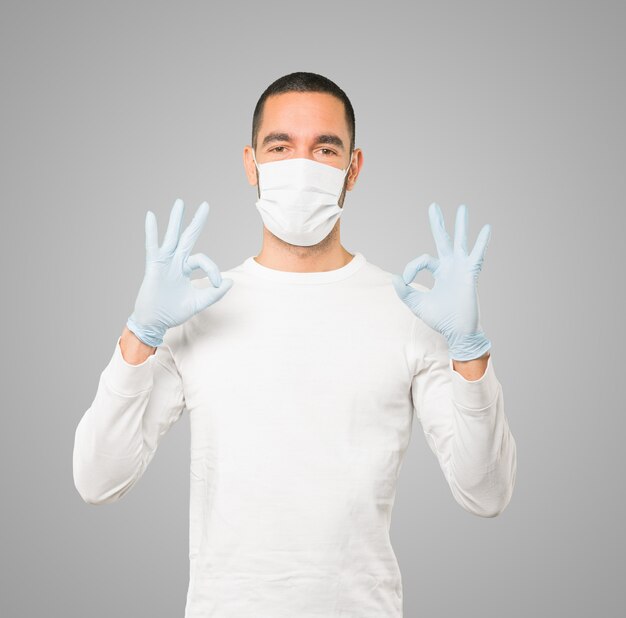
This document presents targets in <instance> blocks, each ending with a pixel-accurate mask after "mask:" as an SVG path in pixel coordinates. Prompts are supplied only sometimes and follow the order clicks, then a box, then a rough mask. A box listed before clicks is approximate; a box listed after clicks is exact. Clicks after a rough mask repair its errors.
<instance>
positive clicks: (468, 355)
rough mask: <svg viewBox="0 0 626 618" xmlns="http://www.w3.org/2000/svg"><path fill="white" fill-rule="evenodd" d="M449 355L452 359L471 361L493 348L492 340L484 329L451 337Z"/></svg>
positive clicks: (449, 339) (448, 339)
mask: <svg viewBox="0 0 626 618" xmlns="http://www.w3.org/2000/svg"><path fill="white" fill-rule="evenodd" d="M446 339H447V341H448V356H449V357H450V358H451V359H452V360H457V361H470V360H476V359H478V358H481V357H482V356H484V355H485V354H486V353H487V352H488V351H489V350H490V349H491V341H490V340H489V339H488V338H487V337H486V336H485V333H483V332H482V331H480V332H478V333H471V334H469V335H463V336H461V337H454V336H452V337H449V338H446Z"/></svg>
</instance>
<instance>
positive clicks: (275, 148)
mask: <svg viewBox="0 0 626 618" xmlns="http://www.w3.org/2000/svg"><path fill="white" fill-rule="evenodd" d="M279 148H284V146H276V147H274V148H270V152H272V151H273V150H275V151H277V152H278V149H279ZM280 152H282V150H281V151H280Z"/></svg>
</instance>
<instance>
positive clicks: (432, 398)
mask: <svg viewBox="0 0 626 618" xmlns="http://www.w3.org/2000/svg"><path fill="white" fill-rule="evenodd" d="M425 328H426V327H425V326H424V327H423V328H420V327H418V326H417V322H416V323H415V325H414V336H419V333H421V336H422V337H425V338H427V342H426V346H427V347H426V353H425V354H424V355H423V357H422V358H418V360H417V366H416V371H415V373H414V376H413V380H412V384H411V395H412V399H413V404H414V411H415V415H416V417H417V419H418V420H419V422H420V424H421V426H422V429H423V431H424V435H425V437H426V441H427V443H428V445H429V446H430V448H431V450H432V451H433V453H434V454H435V455H436V456H437V459H438V460H439V465H440V467H441V469H442V471H443V473H444V475H445V478H446V480H447V482H448V485H449V486H450V490H451V491H452V495H453V496H454V499H455V500H456V501H457V502H458V504H460V505H461V506H462V507H463V508H464V509H465V510H466V511H468V512H470V513H473V514H474V515H478V516H480V517H495V516H496V515H499V514H500V513H501V512H502V511H503V510H504V509H505V508H506V506H507V505H508V503H509V502H510V500H511V496H512V493H513V487H514V484H515V474H516V468H517V457H516V445H515V440H514V439H513V435H512V434H511V431H510V429H509V426H508V422H507V418H506V416H505V413H504V399H503V394H502V387H501V385H500V382H499V381H498V379H497V377H496V374H495V370H494V367H493V361H492V359H491V355H489V356H488V357H486V361H487V366H486V369H485V372H484V373H483V374H482V376H481V377H480V378H478V379H476V380H467V379H466V378H465V377H463V375H461V374H460V373H459V372H458V371H456V370H455V369H454V368H453V362H455V361H452V360H451V359H450V358H449V355H448V347H447V343H446V340H445V338H444V337H443V336H441V335H440V334H439V333H437V332H435V331H432V330H429V332H425V331H424V329H425ZM414 344H415V345H417V343H416V342H415V341H414ZM423 345H424V344H422V345H421V346H419V347H420V348H421V349H423Z"/></svg>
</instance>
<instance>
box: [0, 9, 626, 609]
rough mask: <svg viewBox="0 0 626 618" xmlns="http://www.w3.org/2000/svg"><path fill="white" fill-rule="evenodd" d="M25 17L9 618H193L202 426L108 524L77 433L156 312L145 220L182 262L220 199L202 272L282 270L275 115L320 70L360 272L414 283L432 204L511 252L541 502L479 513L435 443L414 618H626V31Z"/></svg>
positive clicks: (403, 513) (16, 179) (415, 557)
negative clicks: (246, 159)
mask: <svg viewBox="0 0 626 618" xmlns="http://www.w3.org/2000/svg"><path fill="white" fill-rule="evenodd" d="M221 4H222V3H220V5H221ZM1 11H2V14H1V18H0V29H1V32H0V34H1V36H0V46H1V53H0V62H1V64H2V99H1V101H2V138H1V140H0V143H1V146H0V147H1V148H2V155H1V156H2V161H1V163H2V166H1V173H2V183H1V186H0V190H1V192H2V196H1V197H2V225H1V226H0V227H1V229H2V243H1V247H2V256H1V264H2V284H3V285H2V303H1V307H2V328H3V332H2V334H3V337H2V345H3V354H2V377H3V382H4V384H3V387H2V390H1V392H2V400H3V401H2V404H3V405H2V431H1V438H2V450H1V452H2V466H1V470H2V522H1V527H0V529H1V531H2V537H3V538H2V551H1V552H0V555H2V573H1V578H0V579H1V581H2V586H3V590H2V594H1V600H0V603H1V606H0V614H2V616H8V617H18V616H19V617H22V616H23V617H30V616H64V617H69V616H90V617H100V616H116V617H120V618H126V617H129V618H131V617H132V618H135V617H140V616H150V617H155V618H156V617H161V616H163V617H167V618H172V617H176V616H180V617H181V618H182V615H183V608H184V603H185V595H186V591H187V583H188V555H187V554H188V536H187V535H188V523H189V522H188V496H189V483H188V481H189V479H188V473H189V469H188V466H189V456H188V447H189V434H188V430H189V425H188V418H187V416H186V415H183V416H182V417H181V419H180V421H179V422H178V423H177V424H176V425H175V426H174V427H173V428H172V429H171V431H170V433H169V434H168V436H167V438H166V439H165V440H164V441H163V443H162V445H161V447H160V450H159V452H158V453H157V456H156V458H155V459H154V461H153V462H152V463H151V464H150V466H149V468H148V470H147V471H146V473H145V475H144V477H143V478H142V479H141V480H140V481H139V483H138V484H137V485H136V486H135V487H134V488H133V490H132V491H131V493H129V494H128V495H127V496H126V497H124V498H123V499H122V500H121V501H120V502H118V503H116V504H112V505H104V506H92V505H88V504H86V503H84V502H82V500H81V498H80V496H79V495H78V493H77V492H76V490H75V488H74V485H73V480H72V447H73V440H74V430H75V428H76V424H77V423H78V421H79V419H80V417H81V416H82V414H83V413H84V411H85V410H86V409H87V407H88V406H89V405H90V403H91V401H92V399H93V397H94V395H95V391H96V387H97V383H98V378H99V374H100V372H101V371H102V369H103V368H104V366H105V365H106V363H107V362H108V361H109V358H110V355H111V353H112V351H113V346H114V343H115V341H116V338H117V337H118V335H119V334H120V333H121V330H122V328H123V325H124V323H125V321H126V318H127V317H128V315H129V314H130V312H131V311H132V307H133V304H134V300H135V296H136V294H137V291H138V289H139V285H140V283H141V279H142V276H143V267H144V230H143V225H144V217H145V212H146V210H148V209H152V210H153V211H154V212H155V213H156V214H157V219H158V223H159V227H160V230H159V231H160V233H161V234H162V233H163V232H164V230H165V225H166V218H167V216H168V213H169V211H170V208H171V206H172V204H173V202H174V200H175V199H176V198H177V197H181V198H182V199H183V200H184V201H185V203H186V204H187V212H186V215H185V223H187V222H188V221H190V219H191V214H192V213H193V212H195V209H196V208H197V206H198V204H199V203H200V202H201V201H202V200H205V199H206V200H207V201H208V202H209V204H210V205H211V212H210V214H209V219H208V222H207V226H206V227H205V230H204V231H203V233H202V235H201V237H200V239H199V241H198V243H197V244H196V250H197V251H202V252H205V253H207V255H209V256H210V257H211V258H212V259H214V260H215V261H216V262H217V263H218V265H219V266H220V268H221V269H222V270H226V269H228V268H231V267H233V266H235V265H237V264H239V263H241V262H242V261H243V260H244V259H245V258H246V257H248V256H250V255H256V254H257V253H258V251H259V249H260V246H261V230H262V223H261V219H260V216H259V214H258V212H257V211H256V209H255V207H254V202H255V199H256V192H255V189H254V187H251V186H250V185H248V184H247V182H246V178H245V175H244V171H243V164H242V149H243V147H244V145H246V144H248V143H249V142H250V127H251V119H252V111H253V108H254V105H255V103H256V101H257V99H258V97H259V96H260V94H261V92H262V91H263V90H264V89H265V87H266V86H268V85H269V84H270V83H271V82H272V81H273V80H274V79H276V78H278V77H280V76H281V75H284V74H286V73H289V72H292V71H299V70H305V71H313V72H317V73H321V74H323V75H326V76H327V77H329V78H330V79H332V80H334V81H335V82H336V83H337V84H338V85H339V86H340V87H342V88H343V89H344V90H345V91H346V93H347V94H348V96H349V97H350V98H351V100H352V103H353V105H354V107H355V111H356V118H357V131H356V145H357V146H358V147H360V148H362V149H363V151H364V167H363V169H362V171H361V175H360V177H359V180H358V182H357V186H356V187H355V189H354V190H353V191H352V192H351V193H348V195H347V199H346V203H345V208H346V212H345V214H344V216H343V218H342V222H343V223H342V236H341V238H342V242H343V244H344V246H345V247H346V248H347V249H348V250H349V251H356V250H358V251H361V252H362V253H363V254H364V255H365V256H366V258H367V259H368V260H369V261H370V262H373V263H375V264H378V265H379V266H381V267H383V268H385V269H386V270H389V271H392V272H402V269H403V267H404V265H405V264H406V262H408V261H409V260H410V259H412V258H413V257H416V256H417V255H419V254H421V253H423V252H425V251H428V252H431V253H432V254H433V255H436V253H433V252H435V251H436V249H435V246H434V241H433V239H432V236H431V233H430V229H429V224H428V214H427V209H428V205H429V204H430V202H432V201H437V202H438V203H439V204H440V205H441V207H442V209H443V212H444V216H445V218H446V224H447V226H448V227H449V229H452V226H453V224H454V215H455V211H456V207H457V206H458V204H460V203H465V204H467V206H468V208H469V234H470V238H469V243H470V246H473V243H474V241H475V239H476V235H477V233H478V231H479V230H480V227H481V226H482V225H483V224H484V223H491V225H492V238H491V242H490V245H489V249H488V251H487V254H486V259H485V263H484V268H483V272H482V274H481V278H480V286H479V291H480V302H481V321H482V325H483V327H484V329H485V331H486V332H487V333H488V335H489V337H490V338H491V340H492V342H493V348H492V354H493V361H494V367H495V368H496V371H497V375H498V378H499V380H500V382H501V383H502V386H503V389H504V395H505V409H506V414H507V416H508V418H509V422H510V427H511V430H512V432H513V434H514V436H515V439H516V442H517V447H518V474H517V483H516V488H515V493H514V495H513V499H512V501H511V503H510V504H509V506H508V508H507V509H506V510H505V511H504V512H503V513H502V514H501V515H500V516H499V517H496V518H491V519H482V518H479V517H476V516H473V515H471V514H469V513H467V512H465V511H463V509H462V508H461V507H460V506H459V505H458V504H456V503H455V501H454V499H453V498H452V494H451V493H450V491H449V489H448V487H447V485H446V483H445V480H444V477H443V474H442V473H441V471H440V470H439V468H438V464H437V462H436V459H435V457H434V455H433V454H432V453H431V452H430V450H429V449H428V446H427V444H426V442H425V440H424V437H423V434H422V433H421V429H420V427H419V425H414V427H413V429H414V431H413V436H412V441H411V446H410V448H409V451H408V453H407V456H406V458H405V461H404V464H403V468H402V473H401V479H400V484H399V487H398V493H397V499H396V504H395V510H394V519H393V524H392V541H393V545H394V548H395V551H396V554H397V556H398V561H399V563H400V567H401V570H402V574H403V585H404V607H405V616H406V617H407V618H414V617H417V616H428V617H429V618H436V617H446V618H447V617H449V616H453V615H459V613H460V615H463V616H468V617H469V616H481V617H483V618H485V617H494V618H495V617H497V618H501V617H503V616H507V617H517V616H520V617H521V616H524V617H526V616H550V617H552V616H561V615H562V616H589V615H591V614H592V613H593V614H594V615H598V616H603V617H604V616H618V615H623V613H622V612H623V611H624V592H623V581H624V559H623V552H624V533H623V522H624V501H623V498H622V495H621V494H622V491H623V488H624V482H623V476H622V470H623V463H622V462H623V460H622V453H621V449H622V446H623V443H624V439H623V432H624V426H625V423H624V415H625V412H626V410H625V409H624V407H625V406H624V394H623V393H622V391H621V388H622V386H623V384H622V380H623V373H624V363H623V353H624V329H623V327H622V324H623V319H624V314H625V311H624V310H625V306H624V294H623V289H622V288H623V285H624V275H623V268H624V260H623V259H622V255H623V253H622V252H621V251H620V252H618V243H619V241H620V240H623V237H624V214H623V210H624V188H625V187H624V184H625V183H624V178H625V169H624V168H625V166H624V161H625V158H624V154H625V153H624V143H625V138H626V135H625V133H626V131H625V128H626V123H625V121H624V109H625V96H624V92H625V89H624V57H625V56H624V53H625V51H626V50H625V47H626V45H625V43H624V26H625V25H626V24H625V19H624V5H623V3H618V2H614V3H613V2H597V1H596V2H593V3H592V2H576V3H570V2H546V1H545V0H544V1H543V2H536V3H533V2H518V3H510V2H489V3H488V2H471V3H468V2H455V3H451V2H441V1H439V2H428V3H425V2H420V3H415V2H412V3H408V2H407V3H394V2H385V3H381V5H380V6H374V5H371V6H368V7H365V6H364V5H363V4H362V3H358V2H346V1H342V2H336V1H335V2H321V1H319V0H318V1H316V2H307V3H295V2H269V1H266V2H263V3H260V2H256V3H252V2H250V3H247V4H244V3H240V2H239V3H232V4H230V6H228V7H226V6H223V5H222V6H217V3H209V2H204V3H201V2H177V3H174V2H171V3H165V2H160V3H158V2H145V3H139V2H130V3H129V2H106V3H105V2H101V3H92V2H63V3H46V2H31V1H24V0H21V1H20V2H19V3H18V2H7V0H5V1H4V2H3V3H2V9H1ZM161 238H162V236H161ZM194 277H195V275H194ZM429 277H430V275H429V274H428V273H427V271H424V272H423V273H420V275H419V278H418V279H417V280H418V281H421V282H423V283H426V284H428V285H432V279H431V278H429ZM618 586H619V589H618ZM263 618H271V617H263ZM381 618H382V617H381Z"/></svg>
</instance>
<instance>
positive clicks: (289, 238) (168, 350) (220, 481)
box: [74, 73, 516, 618]
mask: <svg viewBox="0 0 626 618" xmlns="http://www.w3.org/2000/svg"><path fill="white" fill-rule="evenodd" d="M354 140H355V124H354V112H353V109H352V105H351V104H350V101H349V100H348V98H347V96H346V95H345V93H344V92H343V91H342V90H341V89H340V88H338V87H337V86H336V85H335V84H334V83H333V82H331V81H330V80H328V79H326V78H324V77H322V76H320V75H317V74H313V73H294V74H291V75H287V76H285V77H282V78H280V79H278V80H277V81H276V82H274V83H273V84H272V85H271V86H269V88H268V89H267V90H266V91H265V92H264V93H263V95H262V96H261V98H260V100H259V102H258V103H257V106H256V109H255V113H254V119H253V133H252V146H251V147H250V146H246V147H245V148H244V152H243V157H244V165H245V171H246V174H247V178H248V180H249V182H250V184H252V185H256V186H257V187H258V195H257V197H258V201H257V203H256V206H257V209H258V211H259V213H260V215H261V217H262V220H263V222H264V231H263V246H262V249H261V252H260V253H259V254H258V255H257V256H252V257H248V258H247V259H246V260H245V261H244V262H243V263H241V264H240V265H239V266H236V267H235V268H232V269H230V270H228V271H225V272H223V273H222V272H220V271H219V269H218V268H217V266H216V265H215V264H214V263H213V262H212V261H211V260H210V259H209V258H208V257H207V256H206V255H204V254H201V253H197V254H191V249H192V247H193V245H194V243H195V241H196V239H197V238H198V236H199V234H200V231H201V229H202V226H203V225H204V222H205V220H206V217H207V214H208V204H206V202H205V203H203V204H202V205H201V206H200V208H199V209H198V211H197V212H196V213H195V216H194V218H193V220H192V222H191V223H190V225H189V226H188V227H187V228H186V229H185V230H184V232H183V233H182V235H181V234H180V227H181V221H182V216H183V204H182V201H180V200H177V202H176V203H175V205H174V207H173V209H172V211H171V214H170V220H169V226H168V228H167V231H166V233H165V237H164V240H163V244H162V245H161V247H159V246H158V243H157V226H156V219H155V217H154V214H153V213H152V212H148V214H147V217H146V272H145V277H144V281H143V283H142V285H141V288H140V290H139V294H138V296H137V299H136V302H135V308H134V311H133V313H132V315H131V316H130V317H129V319H128V322H127V326H126V328H125V329H124V332H123V333H122V335H121V337H119V339H118V341H117V342H116V345H115V350H114V352H113V355H112V357H111V360H110V361H109V364H108V365H107V366H106V367H105V369H104V371H103V372H102V374H101V377H100V381H99V385H98V390H97V393H96V396H95V399H94V401H93V403H92V405H91V407H90V408H89V409H88V410H87V411H86V412H85V414H84V416H83V418H82V419H81V421H80V423H79V424H78V427H77V429H76V436H75V448H74V479H75V484H76V487H77V489H78V491H79V493H80V495H81V496H82V497H83V499H84V500H85V501H86V502H88V503H91V504H105V503H109V502H114V501H115V500H119V499H120V498H121V497H122V496H124V495H125V494H126V493H127V492H128V491H129V490H130V489H131V488H132V487H133V485H134V484H135V483H136V482H137V481H138V480H139V478H140V477H141V475H142V474H143V472H144V471H145V469H146V467H147V466H148V464H149V462H150V461H151V460H152V458H153V457H154V454H155V451H156V449H157V447H158V445H159V443H160V441H161V439H162V438H163V436H164V435H165V434H166V433H167V431H168V430H169V428H170V427H171V426H172V424H173V423H174V422H176V421H177V420H178V418H179V417H180V416H181V413H182V411H183V409H184V408H185V409H187V411H188V412H189V419H190V426H191V466H190V534H189V559H190V582H189V589H188V595H187V603H186V611H185V616H186V618H200V617H203V618H205V617H208V616H211V617H212V618H221V617H226V616H228V617H229V618H237V617H244V616H246V617H252V616H254V617H257V618H282V617H289V618H295V617H298V618H306V617H308V616H311V617H313V616H324V617H328V618H331V617H333V616H337V617H338V616H354V617H358V618H365V617H366V616H376V617H385V618H400V617H401V616H402V610H403V608H402V583H401V575H400V572H399V569H398V563H397V561H396V557H395V554H394V551H393V549H392V547H391V544H390V539H389V527H390V520H391V511H392V507H393V503H394V498H395V490H396V482H397V479H398V475H399V472H400V468H401V465H402V460H403V456H404V454H405V451H406V448H407V446H408V444H409V439H410V435H411V429H412V422H413V414H415V416H416V418H417V419H418V420H419V421H420V424H421V426H422V428H423V431H424V434H425V436H426V439H427V442H428V444H429V446H430V448H431V449H432V451H433V453H434V454H435V455H436V456H437V458H438V461H439V463H440V466H441V469H442V471H443V473H444V475H445V479H446V481H447V483H448V484H449V486H450V489H451V492H452V495H453V497H454V499H455V500H456V501H457V502H458V503H459V504H460V505H461V506H462V507H463V508H464V509H465V510H467V511H468V512H470V513H473V514H475V515H478V516H481V517H493V516H496V515H498V514H499V513H501V512H502V510H503V509H504V508H505V507H506V505H507V504H508V502H509V501H510V499H511V494H512V491H513V486H514V481H515V472H516V449H515V441H514V439H513V436H512V435H511V432H510V430H509V427H508V423H507V419H506V416H505V414H504V405H503V398H502V389H501V385H500V383H499V382H498V380H497V378H496V376H495V372H494V368H493V363H492V361H491V356H490V349H491V342H490V341H489V340H488V339H487V338H486V337H485V335H484V333H483V332H482V329H481V327H480V324H479V318H478V297H477V294H476V282H477V276H478V273H479V271H480V266H481V264H482V259H483V256H484V252H485V248H486V245H487V240H488V234H489V227H488V226H485V228H483V230H482V231H481V233H480V234H479V238H478V241H477V243H476V246H475V248H474V250H473V251H472V252H471V253H470V254H469V255H468V254H467V251H466V239H465V235H466V229H465V228H466V215H465V207H461V208H459V210H458V213H457V221H456V229H455V237H454V246H452V244H451V242H450V238H449V237H448V235H447V234H446V232H445V229H444V226H443V219H442V217H441V211H440V210H439V209H438V207H436V206H435V205H431V209H430V221H431V226H432V230H433V233H434V235H435V241H436V243H437V249H438V252H439V257H438V258H434V257H431V256H428V255H422V256H420V257H419V258H416V259H415V260H413V261H412V262H410V263H409V264H408V265H407V267H406V268H405V271H404V276H403V277H400V276H399V275H392V274H391V273H388V272H386V271H384V270H382V269H381V268H379V267H377V266H375V265H373V264H371V263H369V262H367V260H366V259H365V257H364V255H363V254H362V253H360V252H355V253H350V252H349V251H347V250H346V249H345V248H344V247H343V246H342V245H341V242H340V237H339V234H340V215H341V213H342V212H343V204H344V200H345V194H346V191H349V190H351V189H352V188H353V187H354V185H355V183H356V180H357V177H358V175H359V172H360V170H361V167H362V165H363V154H362V152H361V150H360V149H358V148H356V149H355V148H354V143H355V141H354ZM387 207H390V206H389V205H387ZM198 268H199V269H202V270H203V271H204V272H205V273H206V275H207V276H206V277H203V278H201V279H193V280H192V279H191V278H190V274H191V273H192V271H193V270H195V269H198ZM422 268H428V269H429V270H430V271H431V272H432V273H433V275H434V277H435V279H436V282H435V285H434V287H433V289H432V290H430V291H429V290H428V288H426V287H425V286H421V285H419V284H416V283H413V282H412V281H413V278H414V277H415V275H416V274H417V272H418V271H419V270H420V269H422ZM223 275H227V277H225V276H223ZM401 301H403V302H401Z"/></svg>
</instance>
